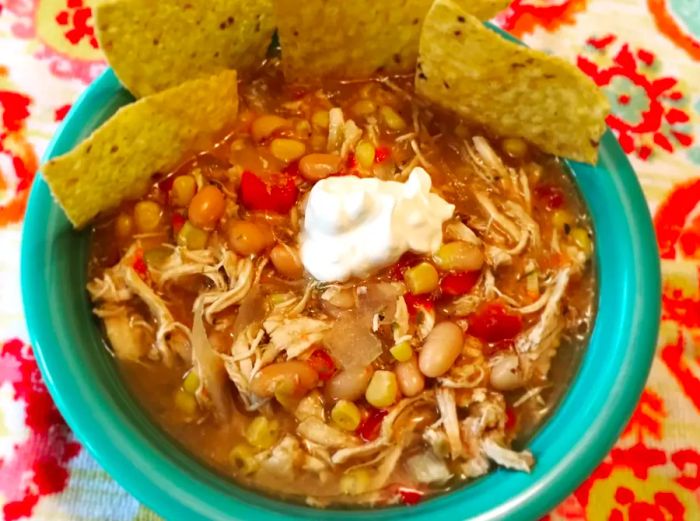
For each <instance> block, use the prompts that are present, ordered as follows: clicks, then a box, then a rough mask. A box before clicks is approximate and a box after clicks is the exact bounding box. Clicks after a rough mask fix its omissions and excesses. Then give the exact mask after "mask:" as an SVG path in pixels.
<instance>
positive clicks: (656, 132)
mask: <svg viewBox="0 0 700 521" xmlns="http://www.w3.org/2000/svg"><path fill="white" fill-rule="evenodd" d="M616 40H617V37H616V36H614V35H612V34H611V35H606V36H603V37H601V38H594V37H591V38H589V39H588V48H587V51H586V54H585V55H580V56H579V57H578V66H579V68H580V69H581V70H582V71H583V72H585V73H586V74H588V75H589V76H590V77H591V78H592V79H593V80H594V81H595V82H596V84H597V85H599V86H600V87H603V90H604V92H605V94H606V95H607V96H608V99H609V101H610V105H611V108H612V111H611V114H610V115H609V116H608V118H607V123H608V125H609V126H610V128H611V129H612V130H613V132H615V134H616V135H617V137H618V140H619V141H620V145H621V146H622V149H623V150H624V151H625V152H626V153H628V154H631V153H633V152H635V153H636V154H637V156H638V157H639V158H640V159H643V160H646V159H648V158H649V157H650V156H651V154H652V152H653V151H654V150H656V149H661V150H665V151H666V152H673V151H674V150H675V149H676V148H678V147H689V146H691V145H692V143H693V134H692V131H691V129H690V126H689V121H690V116H689V115H688V112H687V110H686V108H687V105H688V99H687V96H686V95H685V93H684V92H683V91H682V90H681V89H680V88H679V87H678V81H677V80H676V79H675V78H672V77H670V76H659V75H658V74H657V72H655V70H656V69H658V65H659V63H658V60H657V59H656V57H655V56H654V54H653V53H651V52H649V51H647V50H644V49H637V50H633V49H631V48H630V46H629V45H627V44H622V45H620V44H618V43H616Z"/></svg>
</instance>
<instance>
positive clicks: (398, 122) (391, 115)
mask: <svg viewBox="0 0 700 521" xmlns="http://www.w3.org/2000/svg"><path fill="white" fill-rule="evenodd" d="M379 114H380V115H381V116H382V119H383V120H384V123H385V124H386V126H387V127H389V128H390V129H391V130H403V129H405V128H406V122H405V121H404V119H403V118H402V117H401V116H400V115H399V113H398V112H396V111H395V110H394V109H393V108H391V107H390V106H388V105H384V106H382V108H380V109H379Z"/></svg>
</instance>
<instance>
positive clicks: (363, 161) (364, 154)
mask: <svg viewBox="0 0 700 521" xmlns="http://www.w3.org/2000/svg"><path fill="white" fill-rule="evenodd" d="M374 153H375V149H374V145H372V143H370V142H369V141H365V140H362V141H360V142H359V143H358V144H357V146H356V147H355V159H357V162H358V163H360V166H362V167H364V168H370V167H371V166H372V165H373V164H374Z"/></svg>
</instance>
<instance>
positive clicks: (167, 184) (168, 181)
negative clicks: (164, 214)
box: [158, 175, 177, 194]
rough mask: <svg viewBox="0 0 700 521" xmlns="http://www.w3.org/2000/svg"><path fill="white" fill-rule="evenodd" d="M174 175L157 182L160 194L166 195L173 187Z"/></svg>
mask: <svg viewBox="0 0 700 521" xmlns="http://www.w3.org/2000/svg"><path fill="white" fill-rule="evenodd" d="M176 177H177V176H176V175H169V176H168V177H166V178H165V179H163V180H161V181H158V188H159V189H160V191H161V192H163V193H165V194H168V193H169V192H170V189H171V188H172V187H173V182H174V181H175V178H176Z"/></svg>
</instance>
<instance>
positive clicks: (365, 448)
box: [332, 391, 434, 465]
mask: <svg viewBox="0 0 700 521" xmlns="http://www.w3.org/2000/svg"><path fill="white" fill-rule="evenodd" d="M433 400H434V395H433V393H432V392H430V391H426V392H424V393H422V394H420V395H418V396H416V397H415V398H405V399H403V400H401V401H400V402H399V403H397V404H396V405H394V407H393V408H392V409H391V411H389V414H387V415H386V416H385V417H384V420H382V426H381V428H380V430H379V436H377V438H376V439H375V440H373V441H370V442H367V443H365V444H363V445H360V446H359V447H354V448H346V449H340V450H338V451H336V452H335V454H333V457H332V461H333V463H334V464H336V465H340V464H343V463H345V462H347V461H349V460H351V459H355V458H363V457H367V456H371V455H372V454H375V453H376V452H377V451H378V450H380V449H382V448H383V447H386V446H387V445H388V444H389V442H390V440H391V438H392V434H393V426H394V422H395V421H396V419H397V418H398V417H399V415H400V414H401V413H403V412H404V411H406V410H407V409H408V408H409V407H413V406H415V405H418V404H419V403H425V402H428V403H430V402H432V401H433Z"/></svg>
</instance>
